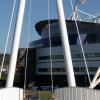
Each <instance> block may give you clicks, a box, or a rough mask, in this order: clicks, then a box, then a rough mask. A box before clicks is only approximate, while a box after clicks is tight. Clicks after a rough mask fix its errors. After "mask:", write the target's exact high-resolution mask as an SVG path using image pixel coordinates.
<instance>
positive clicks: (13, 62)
mask: <svg viewBox="0 0 100 100" xmlns="http://www.w3.org/2000/svg"><path fill="white" fill-rule="evenodd" d="M25 3H26V0H19V9H18V15H17V20H16V28H15V34H14V39H13V45H12V52H11V58H10V64H9V72H8V76H7V81H6V87H13V82H14V75H15V69H16V61H17V54H18V48H19V42H20V35H21V29H22V22H23V16H24V9H25Z"/></svg>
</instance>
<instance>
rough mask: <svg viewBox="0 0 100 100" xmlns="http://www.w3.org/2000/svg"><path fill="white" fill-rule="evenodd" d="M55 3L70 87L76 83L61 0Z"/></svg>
mask: <svg viewBox="0 0 100 100" xmlns="http://www.w3.org/2000/svg"><path fill="white" fill-rule="evenodd" d="M56 5H57V11H58V18H59V25H60V31H61V39H62V46H63V50H64V59H65V67H66V70H67V71H66V72H67V78H68V85H69V86H70V87H75V86H76V83H75V77H74V71H73V65H72V59H71V53H70V47H69V41H68V33H67V29H66V28H67V27H66V22H65V16H64V10H63V4H62V0H56Z"/></svg>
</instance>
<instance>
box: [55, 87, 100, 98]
mask: <svg viewBox="0 0 100 100" xmlns="http://www.w3.org/2000/svg"><path fill="white" fill-rule="evenodd" d="M55 96H56V99H57V100H100V90H95V89H89V88H80V87H68V88H59V89H55Z"/></svg>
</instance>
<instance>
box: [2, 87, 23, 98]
mask: <svg viewBox="0 0 100 100" xmlns="http://www.w3.org/2000/svg"><path fill="white" fill-rule="evenodd" d="M0 100H23V89H20V88H15V87H12V88H2V89H0Z"/></svg>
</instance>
